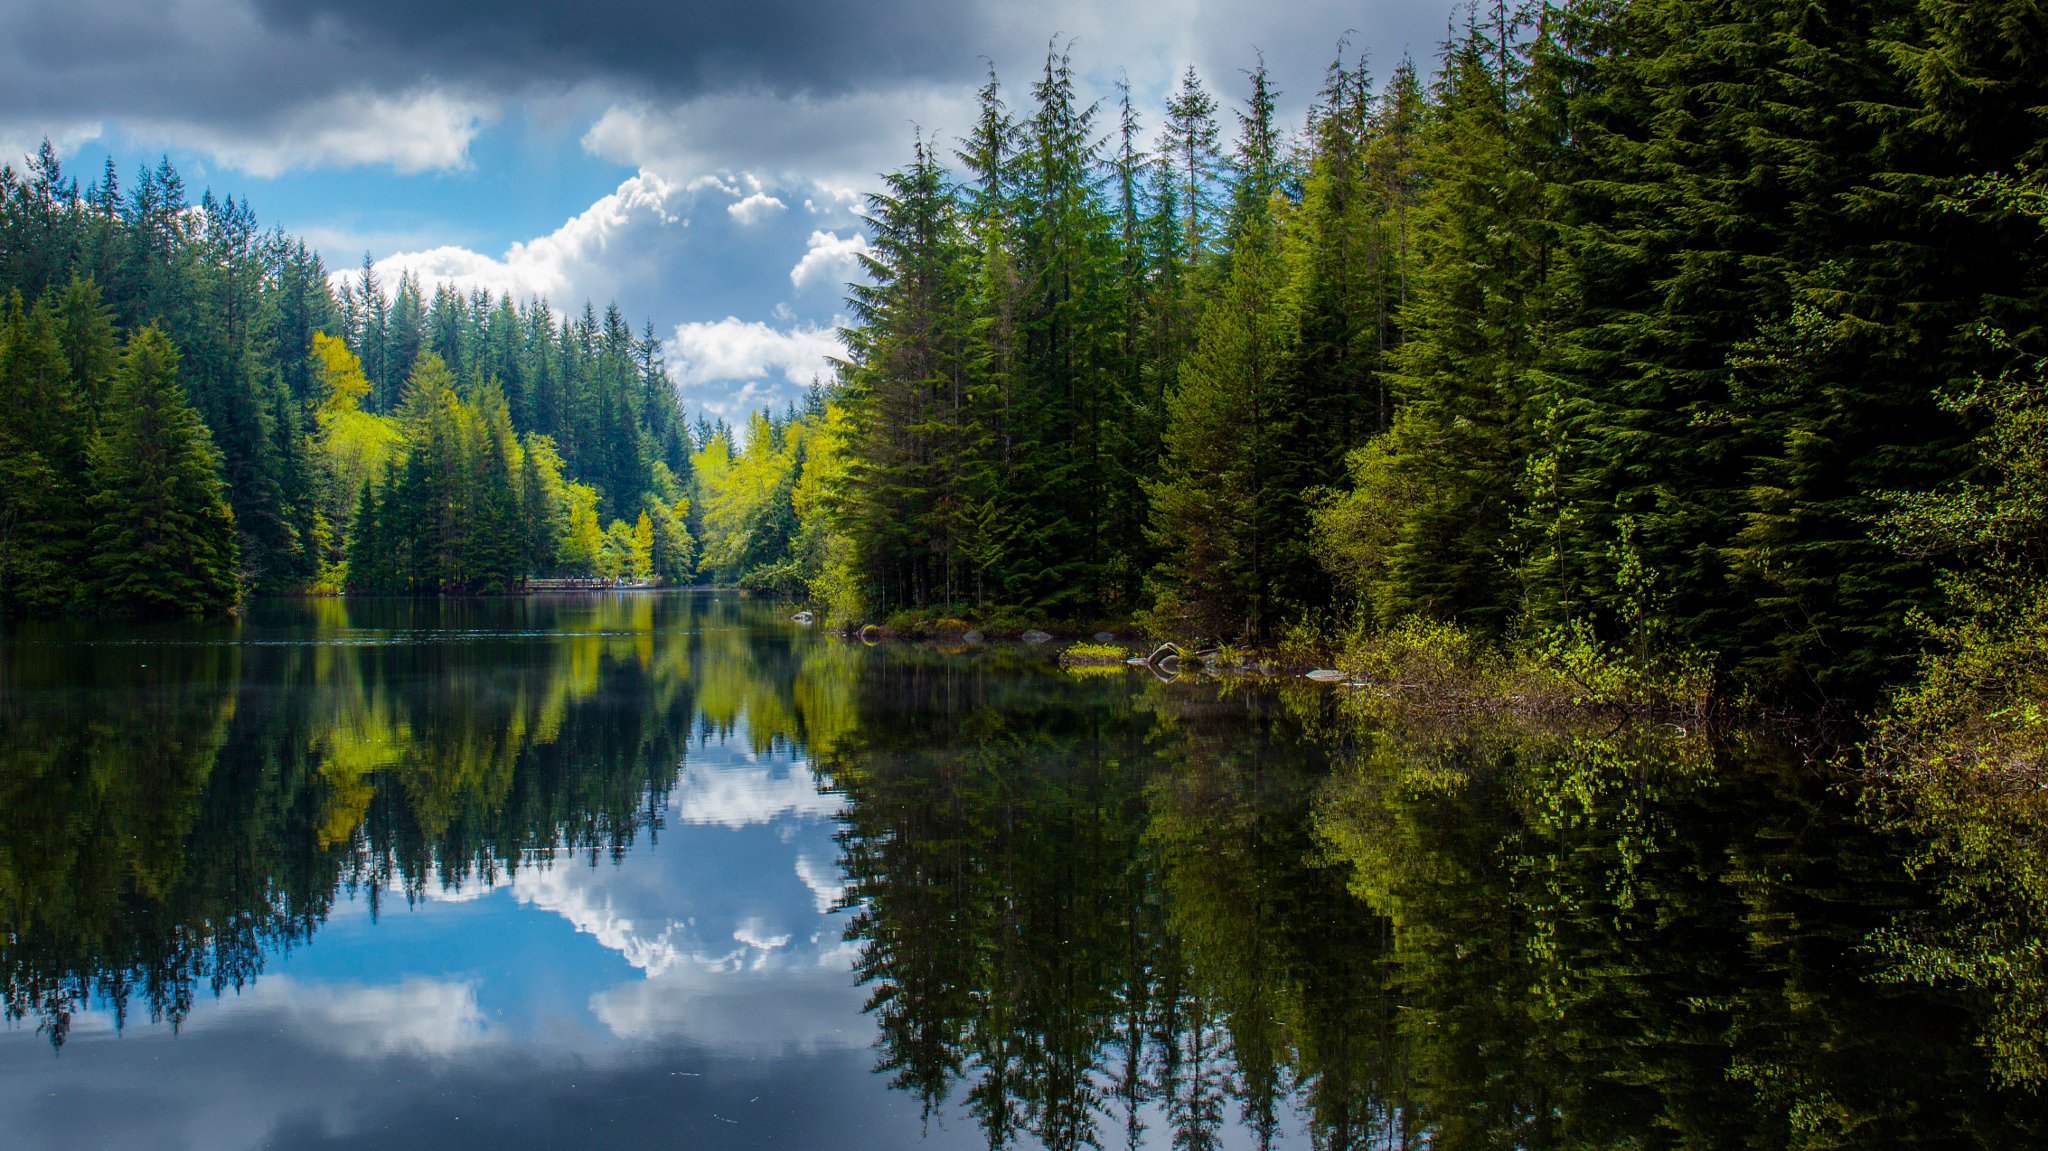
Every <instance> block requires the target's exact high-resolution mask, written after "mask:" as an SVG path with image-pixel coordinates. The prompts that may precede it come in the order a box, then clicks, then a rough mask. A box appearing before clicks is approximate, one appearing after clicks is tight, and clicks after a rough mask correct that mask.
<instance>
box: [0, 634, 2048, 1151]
mask: <svg viewBox="0 0 2048 1151" xmlns="http://www.w3.org/2000/svg"><path fill="white" fill-rule="evenodd" d="M1111 671H1112V672H1113V673H1114V674H1109V675H1070V674H1063V673H1060V672H1058V671H1056V670H1055V669H1054V668H1053V667H1052V665H1051V663H1050V658H1049V655H1048V653H1046V652H1044V651H1041V650H1038V649H1027V648H1023V647H1021V646H1020V647H1012V648H1005V647H1003V646H1001V645H992V646H986V647H980V648H975V649H968V650H962V651H959V652H944V651H938V650H934V649H928V648H916V647H904V646H892V645H882V646H880V647H876V648H872V649H870V648H866V647H863V646H860V645H857V644H849V643H842V642H839V641H835V640H832V639H830V638H828V637H823V636H819V635H817V634H816V633H815V632H812V631H810V630H807V629H802V628H797V627H793V626H790V625H789V624H788V623H787V621H785V620H783V619H781V618H780V616H779V614H778V613H775V612H773V611H771V610H769V609H768V608H767V607H766V606H765V605H761V604H754V603H749V602H746V601H741V600H737V599H733V598H729V597H717V596H709V597H707V596H684V595H645V594H641V595H610V596H594V597H574V596H565V597H561V598H558V599H532V600H505V601H492V602H474V603H461V602H449V603H413V602H407V601H390V602H374V601H373V602H367V603H363V602H351V603H347V604H343V603H340V602H336V601H319V602H312V603H305V604H289V603H274V604H266V605H260V606H259V609H258V610H257V611H256V612H255V613H253V614H252V615H251V616H250V617H249V618H248V619H247V620H245V621H244V622H241V623H239V624H234V625H196V624H181V625H167V626H164V627H161V628H151V629H133V628H126V629H112V628H106V627H94V626H84V625H37V626H32V627H22V628H18V629H16V630H13V631H11V632H9V633H7V634H6V636H5V637H4V638H0V978H4V981H5V988H6V1004H7V1011H8V1014H9V1016H10V1018H11V1019H13V1020H17V1021H19V1026H18V1027H17V1028H16V1030H15V1033H14V1034H11V1035H4V1036H0V1066H4V1067H5V1068H7V1070H6V1071H5V1072H4V1073H0V1084H6V1088H5V1090H6V1094H5V1096H4V1097H0V1114H11V1115H12V1116H13V1118H12V1119H9V1120H0V1130H5V1131H8V1132H9V1135H10V1137H11V1141H13V1142H19V1143H22V1144H24V1145H28V1146H41V1145H51V1146H55V1145H59V1144H62V1143H71V1142H91V1141H94V1140H95V1139H97V1140H100V1141H104V1142H109V1143H113V1144H121V1145H134V1144H148V1145H167V1146H182V1145H190V1146H201V1145H204V1146H255V1145H262V1144H265V1143H272V1144H289V1145H298V1146H317V1145H329V1144H342V1143H349V1144H375V1145H380V1146H401V1145H419V1146H443V1147H456V1146H471V1145H475V1146H492V1147H504V1146H545V1145H547V1144H548V1143H549V1142H550V1141H554V1142H557V1143H567V1144H577V1145H581V1144H587V1143H589V1142H591V1141H592V1140H594V1139H596V1138H599V1137H603V1138H604V1139H606V1140H607V1142H608V1143H609V1144H610V1145H615V1146H637V1145H652V1144H657V1143H659V1144H663V1145H667V1144H671V1143H674V1142H677V1141H682V1142H687V1143H692V1144H693V1145H694V1144H701V1145H705V1146H756V1145H760V1146H767V1145H778V1144H780V1145H790V1144H796V1145H832V1146H874V1147H898V1146H903V1145H906V1144H909V1143H913V1142H916V1141H919V1140H922V1141H923V1142H924V1143H925V1144H926V1145H930V1146H948V1147H950V1146H986V1147H1012V1146H1016V1147H1028V1146H1044V1147H1049V1148H1061V1149H1064V1148H1080V1147H1110V1146H1123V1147H1174V1148H1209V1147H1254V1146H1257V1147H1264V1146H1273V1145H1281V1146H1286V1145H1296V1146H1300V1145H1305V1146H1310V1147H1315V1148H1331V1149H1350V1148H1393V1147H1418V1148H1419V1147H1443V1148H1466V1147H1473V1148H1481V1147H1560V1148H1562V1147H1723V1146H1728V1147H1734V1146H1742V1147H1752V1146H1754V1147H1834V1146H1856V1147H1890V1146H1899V1145H1911V1146H1923V1145H1925V1146H1958V1147H2010V1146H2024V1145H2030V1144H2038V1143H2040V1142H2041V1141H2042V1136H2043V1134H2044V1132H2043V1131H2042V1126H2043V1122H2044V1116H2043V1107H2042V1104H2041V1101H2040V1100H2039V1099H2038V1098H2037V1097H2036V1096H2035V1095H2034V1094H2032V1093H2031V1092H2030V1091H2029V1090H2027V1089H2026V1085H2025V1083H2024V1082H2023V1081H2021V1080H2020V1079H2018V1078H2017V1077H2015V1076H2013V1075H2011V1074H2009V1073H2007V1074H2005V1078H2004V1079H2003V1080H2001V1078H2000V1066H2001V1065H2000V1064H1999V1063H1998V1062H1997V1058H2003V1057H2004V1056H2003V1055H2001V1052H2002V1051H2004V1050H2005V1049H2006V1048H2009V1047H2011V1046H2012V1045H2013V1044H2015V1043H2017V1044H2019V1045H2020V1046H2022V1047H2024V1046H2025V1045H2026V1037H2025V1036H2024V1035H2023V1034H2019V1032H2020V1031H2023V1030H2024V1028H2023V1026H2022V1024H2020V1023H2014V1022H2013V1020H2015V1019H2018V1020H2021V1021H2022V1023H2023V1022H2024V1020H2025V1019H2027V1018H2032V1017H2031V1016H2027V1015H2025V1014H2024V1004H2025V1003H2026V1002H2029V1001H2028V1000H2026V999H2025V997H2024V996H2022V995H2019V994H2016V993H2013V992H2012V987H2013V986H2014V985H2013V984H2012V983H2010V982H2008V984H2006V985H2001V986H2003V987H2004V988H2005V992H2004V993H2002V994H2003V997H2002V998H2001V996H2000V995H1998V994H1992V993H1990V992H1989V991H1987V990H1986V987H1985V984H1984V983H1983V981H1979V982H1978V983H1976V984H1971V983H1969V982H1967V981H1963V982H1961V983H1960V984H1952V982H1951V981H1950V980H1948V979H1945V978H1935V979H1933V980H1932V984H1933V985H1932V986H1929V985H1928V980H1926V979H1923V978H1919V977H1918V975H1916V973H1919V974H1924V972H1925V970H1926V968H1927V965H1928V964H1930V963H1932V962H1934V961H1933V960H1929V959H1928V958H1927V957H1928V956H1929V955H1933V956H1935V958H1936V959H1941V958H1942V957H1944V956H1954V955H1969V954H1975V955H1984V956H1992V957H1994V958H1995V956H1997V955H2010V954H2025V953H2027V952H2026V949H2027V948H2037V947H2039V943H2038V942H2037V940H2038V935H2034V934H2029V932H2031V931H2032V930H2033V928H2032V927H2031V926H2030V921H2024V920H2022V919H2020V918H2019V917H2017V916H2016V915H2008V916H2007V917H2006V918H2005V919H2003V920H1998V921H1996V922H1994V923H1992V926H1990V927H1986V926H1985V923H1986V922H1988V921H1989V920H1988V913H1986V912H1985V908H1986V907H1987V906H1989V903H1988V902H1987V901H1989V900H1990V898H1991V897H1989V896H1985V897H1982V898H1980V899H1979V900H1978V901H1977V903H1975V904H1971V905H1969V907H1964V906H1963V905H1962V904H1961V903H1960V902H1959V901H1958V899H1957V898H1956V897H1955V896H1954V894H1953V893H1954V892H1955V891H1957V890H1962V889H1961V888H1958V887H1956V886H1955V884H1956V880H1957V877H1958V876H1969V875H1990V874H1991V873H1992V872H1993V871H1994V870H1995V869H1993V868H1990V867H1989V866H1988V865H1980V866H1979V867H1978V869H1977V870H1976V871H1972V870H1971V861H1970V860H1969V859H1968V858H1965V857H1963V856H1962V855H1961V854H1959V853H1958V850H1957V849H1954V848H1953V847H1951V848H1948V849H1942V850H1937V848H1938V847H1939V845H1940V844H1941V843H1943V842H1948V841H1944V840H1941V839H1939V838H1930V837H1929V836H1928V834H1927V833H1926V829H1925V828H1924V827H1916V826H1913V825H1911V824H1910V821H1893V822H1892V823H1890V824H1886V825H1885V826H1884V828H1883V830H1873V829H1872V827H1871V826H1870V824H1869V823H1868V822H1867V821H1865V820H1863V819H1860V818H1859V817H1858V808H1857V803H1856V796H1855V795H1854V794H1852V793H1851V792H1850V791H1849V790H1847V789H1845V787H1844V786H1843V785H1842V784H1841V783H1840V781H1831V780H1829V779H1827V778H1824V777H1823V776H1822V775H1821V774H1820V773H1819V772H1818V771H1817V770H1816V769H1813V768H1811V767H1808V766H1804V765H1801V764H1800V763H1798V762H1797V761H1795V760H1794V759H1792V758H1791V757H1789V756H1786V755H1784V754H1782V753H1780V752H1778V751H1776V750H1774V749H1773V748H1772V747H1770V746H1768V745H1764V744H1749V743H1744V742H1740V741H1721V742H1715V741H1709V740H1705V739H1701V738H1697V737H1694V738H1681V737H1679V736H1677V735H1675V734H1674V733H1671V732H1669V731H1665V730H1637V729H1622V730H1619V731H1605V730H1601V731H1594V730H1588V731H1547V732H1531V731H1528V730H1526V729H1509V728H1498V729H1496V728H1489V727H1486V726H1483V725H1482V726H1477V727H1475V726H1469V725H1468V726H1459V727H1445V726H1441V725H1432V724H1430V723H1427V722H1416V721H1412V720H1398V721H1397V720H1390V719H1389V718H1388V717H1385V716H1377V717H1376V716H1366V715H1361V714H1355V713H1353V712H1352V711H1349V710H1347V709H1348V708H1349V707H1351V706H1352V703H1351V701H1349V700H1348V699H1347V698H1346V697H1345V696H1344V695H1343V694H1342V693H1341V692H1340V691H1338V690H1336V689H1332V688H1329V687H1326V686H1324V685H1315V684H1307V683H1296V684H1290V685H1285V686H1281V687H1278V688H1271V687H1251V686H1246V685H1223V686H1217V685H1203V684H1197V683H1189V682H1176V683H1160V682H1158V681H1156V680H1155V679H1153V678H1150V677H1147V676H1143V675H1140V674H1135V673H1129V672H1125V671H1124V670H1123V669H1111ZM1881 822H1882V821H1881ZM1964 838H1965V839H1966V840H1967V841H1968V842H1982V841H1983V840H1982V837H1978V838H1976V839H1970V838H1969V837H1967V836H1965V837H1964ZM1930 845H1934V846H1930ZM1944 851H1945V853H1944ZM1998 858H1999V859H2002V860H2005V861H2006V863H2007V864H2009V865H2011V866H2017V864H2014V863H2013V862H2012V861H2013V860H2015V859H2018V858H2020V857H2018V856H2011V855H2005V856H1999V857H1998ZM1913 859H1918V860H1920V861H1921V862H1922V864H1923V865H1924V869H1925V870H1928V871H1940V872H1941V875H1942V876H1943V877H1945V882H1947V883H1948V886H1947V887H1943V886H1942V885H1941V883H1932V884H1929V883H1928V882H1927V881H1926V880H1916V879H1914V878H1913V877H1912V876H1910V875H1909V874H1908V872H1907V870H1906V868H1905V867H1904V862H1905V861H1907V860H1913ZM1995 882H1999V881H1997V880H1995V877H1994V879H1993V880H1987V881H1985V883H1983V884H1980V885H1979V888H1978V890H1995V888H1994V887H1992V886H1989V885H1990V884H1992V883H1995ZM1965 886H1967V885H1965ZM1944 891H1947V892H1949V893H1950V894H1949V896H1948V897H1947V898H1944V897H1943V894H1942V893H1943V892H1944ZM2015 905H2017V904H2015ZM2000 906H2004V905H2003V904H2001V905H2000ZM2027 906H2031V904H2028V905H2027ZM1965 911H1969V912H1971V913H1972V914H1974V915H1975V918H1972V917H1971V915H1966V914H1964V912H1965ZM1971 932H1975V934H1971ZM1987 932H1990V933H1992V934H1995V937H1996V938H1995V942H1996V944H1997V947H1998V948H2003V949H2004V950H2002V951H1999V950H1996V949H1994V948H1992V947H1990V946H1989V945H1987V944H1984V943H1983V942H1982V941H1983V940H1984V939H1987V938H1991V937H1992V935H1990V934H1987ZM1972 947H1974V948H1977V950H1976V951H1975V952H1969V951H1968V949H1969V948H1972ZM1944 948H1945V949H1946V950H1941V949H1944ZM1913 963H1920V964H1921V965H1922V966H1921V967H1920V968H1913V967H1911V964H1913ZM1902 973H1903V976H1904V977H1903V978H1902ZM1916 980H1917V981H1916ZM2022 990H2023V988H2022ZM2039 998H2040V997H2036V998H2035V1000H2033V1001H2039ZM2015 1004H2019V1005H2020V1006H2017V1007H2016V1006H2015ZM144 1018H146V1019H148V1020H154V1021H158V1022H160V1023H161V1024H162V1025H161V1026H142V1025H139V1021H140V1020H142V1019H144ZM2001 1029H2002V1030H2001ZM2016 1029H2017V1030H2016ZM115 1031H122V1032H124V1033H125V1035H126V1038H123V1039H121V1040H120V1041H119V1042H114V1041H112V1037H111V1033H113V1032H115ZM174 1031H175V1032H176V1035H175V1037H173V1032H174ZM38 1034H39V1035H40V1038H38V1037H37V1036H38ZM1987 1035H1990V1036H1991V1037H1992V1040H1993V1043H1992V1046H1991V1048H1990V1049H1989V1050H1987V1047H1986V1045H1985V1037H1986V1036H1987ZM2015 1035H2018V1037H2017V1038H2015V1037H2014V1036H2015ZM2001 1036H2003V1038H2000V1037H2001ZM2001 1042H2002V1043H2004V1044H2005V1045H2006V1048H2001V1047H1999V1046H1998V1044H1999V1043H2001ZM32 1046H33V1047H36V1048H39V1049H40V1050H41V1052H42V1053H43V1055H44V1059H43V1060H42V1061H41V1062H40V1063H37V1062H32V1061H30V1060H28V1058H27V1054H26V1053H27V1052H28V1050H29V1049H30V1047H32ZM52 1046H54V1047H56V1048H58V1049H59V1050H60V1051H61V1053H62V1058H61V1059H58V1060H55V1061H52V1060H49V1059H48V1058H47V1056H48V1053H49V1051H50V1050H51V1048H52ZM2036 1049H2038V1047H2037V1048H2036ZM1995 1057H1996V1058H1995ZM245 1080H246V1081H247V1082H246V1084H245V1082H244V1081H245ZM2002 1083H2013V1084H2014V1085H2013V1086H2002V1085H2001V1084H2002ZM251 1085H253V1086H251Z"/></svg>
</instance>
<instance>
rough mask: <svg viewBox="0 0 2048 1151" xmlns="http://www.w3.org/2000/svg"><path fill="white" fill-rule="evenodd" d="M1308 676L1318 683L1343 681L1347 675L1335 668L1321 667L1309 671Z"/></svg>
mask: <svg viewBox="0 0 2048 1151" xmlns="http://www.w3.org/2000/svg"><path fill="white" fill-rule="evenodd" d="M1308 678H1310V679H1312V680H1315V681H1316V682H1317V683H1342V682H1344V680H1345V679H1346V678H1347V677H1346V676H1345V674H1344V673H1343V672H1341V671H1338V670H1336V669H1335V668H1328V667H1319V668H1317V669H1315V670H1314V671H1312V672H1309V673H1308Z"/></svg>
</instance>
